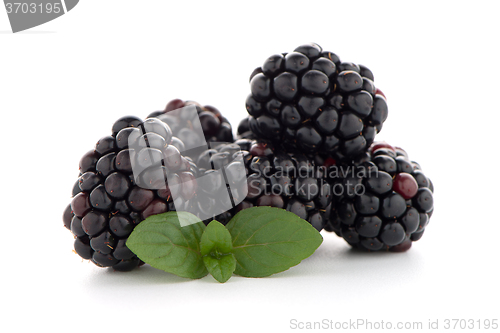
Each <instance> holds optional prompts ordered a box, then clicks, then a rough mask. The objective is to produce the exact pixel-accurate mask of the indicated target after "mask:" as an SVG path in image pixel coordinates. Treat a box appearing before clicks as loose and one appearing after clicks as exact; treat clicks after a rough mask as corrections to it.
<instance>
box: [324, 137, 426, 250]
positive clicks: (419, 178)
mask: <svg viewBox="0 0 500 333" xmlns="http://www.w3.org/2000/svg"><path fill="white" fill-rule="evenodd" d="M369 156H370V158H369V159H364V160H358V161H354V163H352V164H350V165H347V164H346V165H342V166H336V168H337V169H336V170H335V173H332V172H330V174H336V175H334V176H333V177H332V179H333V182H332V186H333V193H334V195H338V196H339V198H338V200H337V202H336V204H335V206H334V209H333V211H332V218H331V219H330V221H329V223H328V225H327V226H326V227H325V229H326V230H327V231H334V232H335V233H336V234H337V235H339V236H341V237H343V238H344V239H345V240H346V241H347V242H348V243H349V244H350V245H352V246H353V247H357V248H360V249H363V250H369V251H379V250H389V251H394V252H402V251H406V250H408V249H409V248H410V247H411V245H412V242H414V241H417V240H419V239H420V238H421V237H422V235H423V233H424V231H425V229H426V226H427V224H428V223H429V219H430V217H431V215H432V212H433V210H434V201H433V192H434V187H433V184H432V182H431V180H430V179H429V178H428V177H426V176H425V175H424V174H423V172H422V171H421V169H420V166H419V165H418V164H417V163H415V162H412V161H411V160H410V159H409V158H408V154H407V153H406V152H405V151H404V150H403V149H401V148H394V147H392V146H390V145H388V144H386V143H375V144H373V145H372V146H371V147H370V150H369ZM341 172H344V174H343V175H341V174H340V173H341Z"/></svg>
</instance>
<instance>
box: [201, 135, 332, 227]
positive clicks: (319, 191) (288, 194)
mask: <svg viewBox="0 0 500 333" xmlns="http://www.w3.org/2000/svg"><path fill="white" fill-rule="evenodd" d="M235 144H236V145H238V146H239V147H240V149H241V153H240V154H239V155H236V156H241V157H242V158H241V159H239V160H236V161H233V162H229V166H227V168H226V175H228V176H230V177H229V179H234V180H235V181H234V183H235V184H234V186H232V187H231V191H232V193H233V195H234V198H236V199H238V202H239V204H238V205H237V207H236V208H235V209H231V211H230V213H231V214H232V215H234V214H236V213H237V212H238V211H240V210H242V209H246V208H250V207H254V206H271V207H277V208H283V209H286V210H288V211H290V212H292V213H294V214H296V215H297V216H299V217H301V218H303V219H305V220H307V221H308V222H309V223H311V225H312V226H313V227H315V228H316V229H317V230H318V231H321V230H322V229H323V227H324V226H325V224H326V222H327V221H328V218H329V212H330V210H331V204H332V200H333V194H332V188H331V186H330V184H329V183H328V182H327V181H326V179H325V178H324V177H323V176H320V175H317V174H315V172H314V171H315V169H316V168H315V165H314V162H312V161H309V159H308V158H307V157H306V156H304V155H303V154H301V153H298V152H296V153H287V152H285V151H281V150H279V149H277V148H275V147H274V146H273V145H272V144H270V143H267V142H265V141H260V142H259V141H252V140H248V139H240V140H237V141H236V143H235ZM228 146H229V145H225V146H224V145H223V146H221V147H219V148H218V149H219V150H227V149H228ZM197 164H198V165H200V166H201V165H203V162H202V161H201V160H199V161H198V163H197ZM245 176H246V178H245ZM215 179H216V178H215V177H214V178H213V179H210V182H208V183H207V184H206V185H205V184H200V186H201V190H202V191H209V190H210V189H211V188H213V187H214V185H213V184H218V183H219V182H217V181H216V180H215ZM205 186H207V188H206V189H204V188H205ZM218 186H219V185H217V187H218ZM224 190H225V189H224ZM209 193H210V192H209Z"/></svg>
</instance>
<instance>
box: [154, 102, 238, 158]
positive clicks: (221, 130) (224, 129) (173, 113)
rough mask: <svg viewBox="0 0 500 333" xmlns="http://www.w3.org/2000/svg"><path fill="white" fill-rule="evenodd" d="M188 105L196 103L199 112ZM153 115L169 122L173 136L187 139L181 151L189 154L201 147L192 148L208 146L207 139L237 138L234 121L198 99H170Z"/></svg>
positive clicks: (197, 151) (195, 152) (196, 151)
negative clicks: (232, 122) (232, 125)
mask: <svg viewBox="0 0 500 333" xmlns="http://www.w3.org/2000/svg"><path fill="white" fill-rule="evenodd" d="M188 106H193V107H194V108H195V110H196V112H189V111H190V110H189V109H188V108H185V107H188ZM153 117H154V118H158V119H160V120H162V121H163V122H165V123H166V124H168V125H169V127H170V128H171V130H172V133H173V135H174V137H177V138H179V139H180V141H182V142H183V143H184V146H185V147H183V148H184V149H182V150H181V151H183V153H185V154H186V155H188V156H192V157H196V155H197V154H199V153H200V149H194V151H192V149H193V148H199V147H203V146H204V147H205V148H204V149H206V148H207V144H206V143H210V142H233V141H234V138H233V131H232V127H231V124H230V123H229V121H228V120H227V119H226V118H225V117H224V116H223V115H222V114H221V112H220V111H219V110H218V109H216V108H215V107H213V106H210V105H205V106H202V105H201V104H199V103H197V102H193V101H182V100H180V99H174V100H171V101H170V102H168V104H167V106H166V107H165V110H163V111H156V112H153V113H151V114H150V115H149V116H148V118H153ZM196 118H198V119H199V120H198V119H196ZM201 134H203V136H202V135H201ZM201 149H202V150H203V148H201Z"/></svg>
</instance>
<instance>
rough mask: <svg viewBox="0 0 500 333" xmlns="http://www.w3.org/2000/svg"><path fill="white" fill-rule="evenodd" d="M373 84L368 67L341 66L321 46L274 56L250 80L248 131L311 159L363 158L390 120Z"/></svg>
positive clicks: (383, 98) (343, 64)
mask: <svg viewBox="0 0 500 333" xmlns="http://www.w3.org/2000/svg"><path fill="white" fill-rule="evenodd" d="M373 79H374V77H373V74H372V72H371V71H370V70H369V69H368V68H367V67H365V66H363V65H357V64H354V63H350V62H341V61H340V59H339V57H338V56H337V55H335V54H334V53H332V52H328V51H323V50H322V48H321V47H320V46H319V45H317V44H307V45H302V46H299V47H298V48H296V49H295V50H294V51H293V52H291V53H283V54H276V55H273V56H271V57H269V58H268V59H267V60H266V61H265V62H264V64H263V65H262V66H261V67H259V68H257V69H256V70H255V71H254V72H253V73H252V75H251V77H250V88H251V93H250V95H249V96H248V97H247V100H246V108H247V111H248V113H249V114H250V118H249V128H250V129H251V130H252V132H253V133H254V134H255V135H256V137H258V138H265V139H268V140H272V141H274V142H275V143H276V142H284V143H285V144H286V145H287V146H292V147H294V148H298V150H300V151H302V152H303V153H306V154H310V153H315V152H321V153H325V154H333V155H334V157H335V158H336V159H343V158H344V157H352V156H355V155H358V154H360V153H362V152H363V151H366V149H367V148H368V147H369V146H370V144H371V143H372V142H373V140H374V137H375V134H376V133H378V132H379V131H380V130H381V129H382V124H383V123H384V121H385V120H386V118H387V112H388V111H387V103H386V100H385V97H384V96H383V94H382V93H381V92H380V90H378V89H377V88H375V85H374V82H373Z"/></svg>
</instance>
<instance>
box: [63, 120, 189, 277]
mask: <svg viewBox="0 0 500 333" xmlns="http://www.w3.org/2000/svg"><path fill="white" fill-rule="evenodd" d="M196 172H197V168H196V165H195V164H194V163H193V162H192V161H191V160H190V159H189V158H188V157H184V156H182V155H181V153H180V152H179V150H178V149H177V148H176V147H175V146H174V145H173V137H172V131H171V130H170V128H169V127H168V125H166V124H165V123H164V122H162V121H160V120H158V119H154V118H152V119H147V120H146V121H143V120H141V119H139V118H136V117H123V118H120V119H119V120H118V121H116V122H115V124H114V125H113V129H112V135H110V136H106V137H104V138H102V139H100V140H99V141H98V142H97V144H96V146H95V149H93V150H91V151H89V152H87V153H86V154H85V155H84V156H83V157H82V159H81V160H80V177H79V179H78V181H77V183H76V184H77V186H75V187H74V188H73V199H72V201H71V204H70V205H68V206H67V207H66V209H65V211H64V214H63V221H64V226H65V227H66V228H68V229H69V230H71V232H72V233H73V234H74V236H75V243H74V248H75V252H76V253H77V254H79V255H80V256H81V257H82V258H83V259H90V260H91V261H93V262H94V263H95V264H96V265H97V266H101V267H112V268H113V269H115V270H119V271H128V270H132V269H133V268H135V267H136V266H138V265H140V264H141V263H142V262H141V261H140V260H139V259H138V258H137V256H136V255H134V253H132V252H131V251H130V250H129V249H128V248H127V247H126V245H125V243H126V241H127V238H128V236H129V235H130V233H131V232H132V230H133V229H134V227H135V226H136V225H137V224H138V223H140V222H141V221H142V220H144V219H145V218H147V217H148V216H151V215H155V214H160V213H164V212H167V211H169V210H175V209H176V208H179V207H180V208H182V207H184V206H186V205H187V203H188V202H189V200H190V199H192V198H193V197H194V196H195V192H196V187H197V185H196V179H195V176H196ZM167 178H168V181H166V180H167ZM169 184H170V186H169ZM172 194H173V195H172ZM174 197H175V198H176V203H175V204H174V203H173V198H174Z"/></svg>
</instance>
